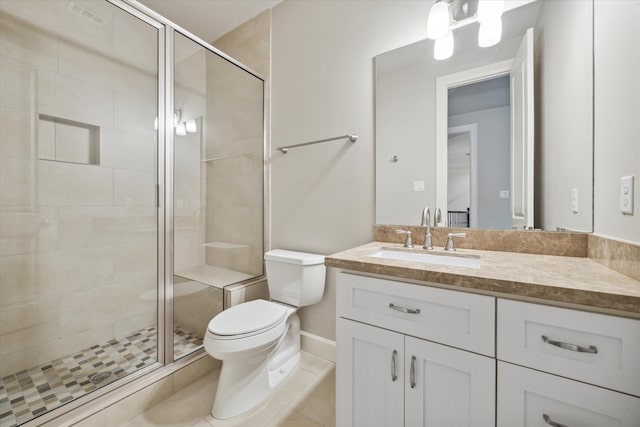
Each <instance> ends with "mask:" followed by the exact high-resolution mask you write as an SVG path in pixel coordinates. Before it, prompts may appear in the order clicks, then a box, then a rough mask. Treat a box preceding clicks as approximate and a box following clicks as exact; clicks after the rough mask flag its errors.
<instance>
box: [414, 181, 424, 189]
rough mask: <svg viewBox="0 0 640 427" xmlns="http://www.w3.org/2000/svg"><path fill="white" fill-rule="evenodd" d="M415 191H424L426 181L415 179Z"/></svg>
mask: <svg viewBox="0 0 640 427" xmlns="http://www.w3.org/2000/svg"><path fill="white" fill-rule="evenodd" d="M413 191H424V181H413Z"/></svg>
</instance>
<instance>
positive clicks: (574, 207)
mask: <svg viewBox="0 0 640 427" xmlns="http://www.w3.org/2000/svg"><path fill="white" fill-rule="evenodd" d="M571 212H573V213H578V189H577V188H572V189H571Z"/></svg>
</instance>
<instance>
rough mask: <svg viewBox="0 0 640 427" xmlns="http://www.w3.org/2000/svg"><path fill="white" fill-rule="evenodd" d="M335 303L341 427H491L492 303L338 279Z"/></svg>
mask: <svg viewBox="0 0 640 427" xmlns="http://www.w3.org/2000/svg"><path fill="white" fill-rule="evenodd" d="M338 301H339V303H338V315H339V316H340V318H339V319H338V331H337V340H338V354H337V375H336V381H337V384H336V393H337V399H336V401H337V408H336V414H337V425H338V426H341V427H348V426H354V427H357V426H366V427H370V426H394V427H395V426H444V425H451V426H454V425H455V426H480V427H482V426H495V375H496V373H495V369H496V365H495V359H493V358H492V357H491V356H492V355H493V343H494V330H495V323H494V315H495V299H494V298H492V297H486V296H480V295H473V294H466V293H461V292H456V291H448V290H443V289H436V288H430V287H425V286H415V285H411V284H406V283H400V282H395V281H390V280H385V279H377V278H371V277H363V276H356V275H350V274H345V273H341V274H340V275H339V278H338ZM472 319H475V322H474V321H473V320H472ZM382 326H385V327H384V328H383V327H382ZM436 340H439V342H433V341H436ZM483 340H485V341H487V342H488V343H489V345H487V343H486V342H483ZM454 343H455V345H457V346H458V347H464V348H472V349H475V350H476V351H479V350H482V351H483V352H486V353H489V356H484V355H481V354H477V353H472V352H470V351H466V350H463V349H460V348H454V347H453V345H454ZM443 344H446V345H443Z"/></svg>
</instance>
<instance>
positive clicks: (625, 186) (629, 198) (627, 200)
mask: <svg viewBox="0 0 640 427" xmlns="http://www.w3.org/2000/svg"><path fill="white" fill-rule="evenodd" d="M620 212H622V213H623V214H625V215H633V175H629V176H623V177H622V178H620Z"/></svg>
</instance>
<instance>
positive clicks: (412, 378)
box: [409, 356, 416, 388]
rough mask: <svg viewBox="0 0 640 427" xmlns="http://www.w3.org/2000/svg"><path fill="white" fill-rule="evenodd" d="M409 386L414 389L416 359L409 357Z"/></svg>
mask: <svg viewBox="0 0 640 427" xmlns="http://www.w3.org/2000/svg"><path fill="white" fill-rule="evenodd" d="M409 384H411V388H415V387H416V357H415V356H411V368H410V369H409Z"/></svg>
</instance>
